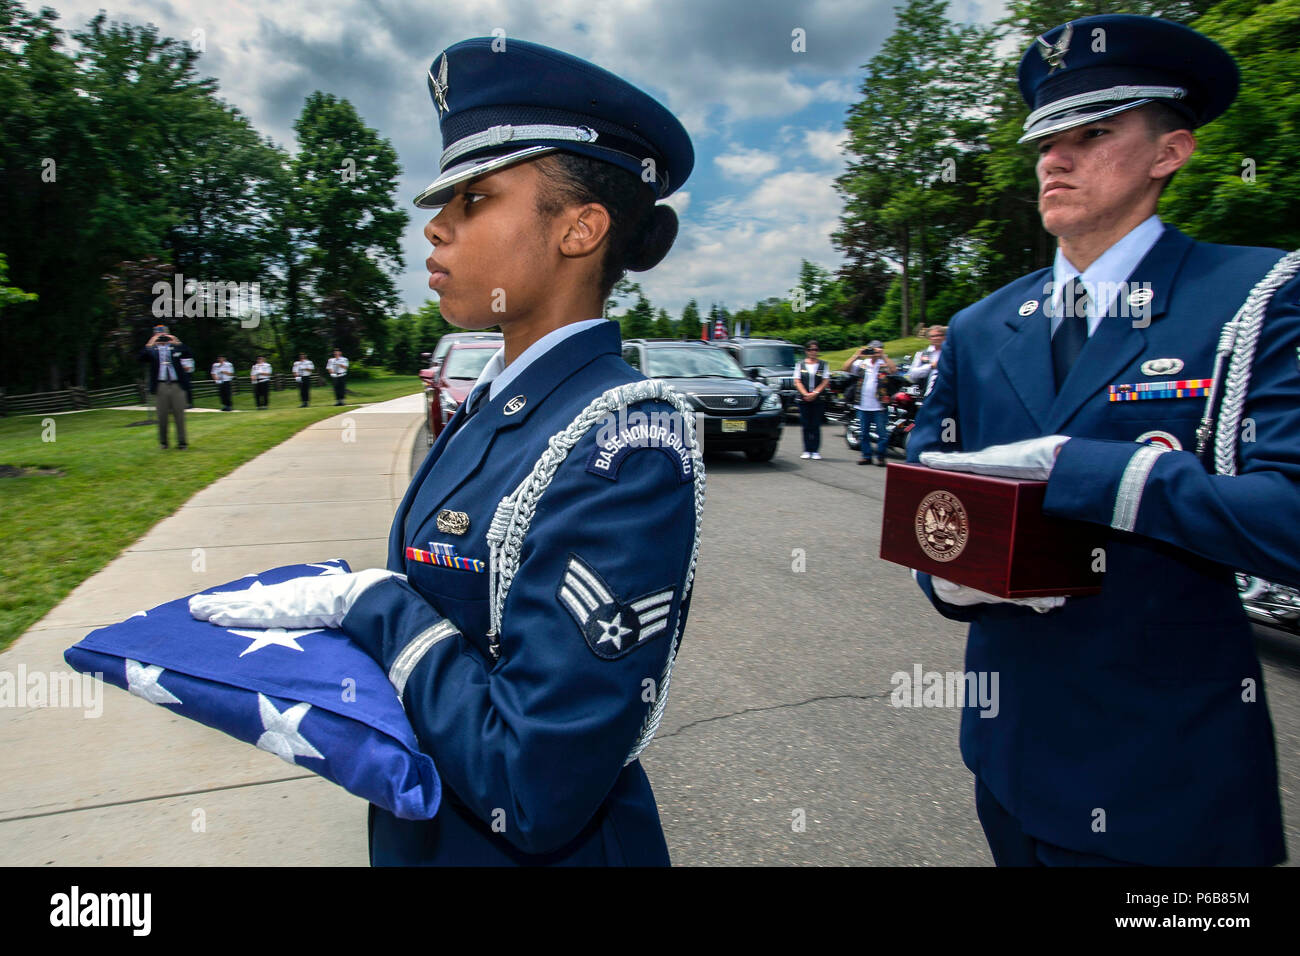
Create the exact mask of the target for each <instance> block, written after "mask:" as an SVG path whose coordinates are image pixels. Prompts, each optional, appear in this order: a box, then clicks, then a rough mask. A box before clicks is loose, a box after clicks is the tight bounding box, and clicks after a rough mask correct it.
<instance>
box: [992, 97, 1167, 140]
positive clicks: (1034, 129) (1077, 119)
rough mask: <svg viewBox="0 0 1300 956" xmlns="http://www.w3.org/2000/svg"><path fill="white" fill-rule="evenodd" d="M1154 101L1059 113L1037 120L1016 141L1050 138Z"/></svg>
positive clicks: (1148, 100)
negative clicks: (1053, 134) (1052, 135)
mask: <svg viewBox="0 0 1300 956" xmlns="http://www.w3.org/2000/svg"><path fill="white" fill-rule="evenodd" d="M1154 102H1155V100H1151V99H1147V100H1130V101H1129V102H1127V103H1120V104H1119V105H1118V106H1109V107H1106V108H1105V109H1100V110H1099V109H1097V108H1095V107H1088V109H1085V110H1072V111H1071V112H1068V113H1061V114H1059V115H1057V116H1048V117H1045V118H1044V119H1041V120H1039V121H1038V122H1037V123H1035V124H1034V125H1033V126H1031V127H1029V129H1028V130H1027V131H1026V132H1025V135H1024V136H1022V137H1020V138H1019V139H1018V140H1016V142H1017V143H1027V142H1029V141H1030V140H1031V139H1042V138H1043V137H1044V136H1050V135H1051V134H1052V133H1060V132H1063V131H1064V130H1067V129H1074V127H1076V126H1087V125H1088V124H1089V123H1095V122H1097V120H1101V119H1105V118H1106V117H1108V116H1114V115H1115V114H1116V113H1123V112H1124V111H1125V110H1131V109H1133V108H1134V107H1136V106H1145V105H1146V104H1148V103H1154Z"/></svg>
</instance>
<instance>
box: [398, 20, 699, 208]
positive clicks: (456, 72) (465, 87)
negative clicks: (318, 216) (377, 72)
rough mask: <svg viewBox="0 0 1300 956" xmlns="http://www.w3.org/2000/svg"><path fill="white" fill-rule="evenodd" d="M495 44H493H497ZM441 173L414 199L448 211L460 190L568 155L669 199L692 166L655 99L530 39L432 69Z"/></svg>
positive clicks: (461, 46) (454, 57)
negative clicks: (597, 162)
mask: <svg viewBox="0 0 1300 956" xmlns="http://www.w3.org/2000/svg"><path fill="white" fill-rule="evenodd" d="M494 46H495V48H494ZM428 83H429V94H430V95H431V96H432V97H433V102H434V105H435V107H437V110H438V125H439V127H440V128H441V132H442V144H443V150H442V157H441V160H440V162H439V169H440V170H441V171H442V172H441V175H439V176H438V178H437V179H435V180H434V181H433V182H432V183H430V184H429V185H428V186H427V187H426V188H425V189H424V190H422V191H421V192H420V194H419V195H418V196H416V197H415V204H416V205H417V206H419V207H420V208H422V209H434V208H437V207H439V206H443V205H446V203H448V202H449V201H450V200H451V197H452V196H453V195H455V189H454V188H453V187H455V185H456V184H457V183H459V182H463V181H464V180H466V179H472V178H474V177H476V176H482V175H484V174H486V173H489V172H492V171H494V170H497V169H501V168H502V167H504V166H509V165H512V164H514V163H517V162H520V161H522V160H525V159H531V158H533V157H534V156H541V155H544V154H546V153H553V152H555V151H557V150H562V151H564V152H569V153H578V154H580V155H582V156H590V157H592V158H594V159H601V160H604V161H605V162H608V163H613V164H614V165H615V166H619V167H622V168H623V169H626V170H628V171H629V172H632V173H635V174H636V175H637V176H640V177H641V178H642V179H643V180H645V181H646V183H647V185H649V186H650V187H651V188H653V189H654V190H655V193H656V196H657V198H659V199H663V198H664V197H665V196H668V195H670V194H672V193H673V192H674V191H675V190H676V189H678V188H679V187H680V186H681V185H682V183H684V182H685V181H686V177H687V176H689V175H690V172H691V167H692V166H693V165H694V164H695V151H694V149H693V148H692V147H691V140H690V137H689V136H688V135H687V134H686V130H685V129H684V128H683V127H682V124H681V123H680V122H678V120H677V117H675V116H673V114H672V113H670V112H668V110H667V109H665V108H664V107H663V106H662V105H660V104H659V102H658V101H657V100H655V99H654V98H652V97H650V96H648V95H647V94H645V93H643V92H642V91H641V90H639V89H637V88H636V87H635V86H633V85H632V84H631V83H628V82H627V81H626V80H623V79H621V78H619V77H617V76H615V75H614V74H613V73H610V72H609V71H608V70H603V69H601V68H600V67H598V66H596V65H594V64H592V63H588V62H587V61H586V60H581V59H579V58H578V57H576V56H570V55H569V54H568V53H563V52H561V51H560V50H553V49H551V48H550V47H546V46H542V45H541V44H538V43H529V42H528V41H526V40H514V39H502V38H494V37H476V38H474V39H472V40H464V41H462V42H460V43H457V44H455V45H453V46H449V47H447V49H446V50H444V51H443V52H442V53H441V54H440V55H439V56H437V57H435V58H434V61H433V65H432V66H431V67H430V68H429V76H428Z"/></svg>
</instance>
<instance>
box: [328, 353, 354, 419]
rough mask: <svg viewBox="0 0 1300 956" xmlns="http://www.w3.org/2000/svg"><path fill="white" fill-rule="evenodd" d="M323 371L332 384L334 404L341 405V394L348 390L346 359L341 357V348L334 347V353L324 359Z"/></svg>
mask: <svg viewBox="0 0 1300 956" xmlns="http://www.w3.org/2000/svg"><path fill="white" fill-rule="evenodd" d="M325 371H327V372H328V373H329V376H330V381H331V382H333V384H334V404H335V405H342V404H343V396H344V395H346V394H347V391H348V360H347V359H346V358H344V357H343V350H342V349H335V350H334V354H333V355H332V356H331V357H330V358H328V359H326V360H325Z"/></svg>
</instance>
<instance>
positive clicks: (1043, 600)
mask: <svg viewBox="0 0 1300 956" xmlns="http://www.w3.org/2000/svg"><path fill="white" fill-rule="evenodd" d="M930 585H931V586H932V587H933V588H934V596H935V597H937V598H938V599H939V600H940V601H943V602H944V603H945V604H953V605H956V606H957V607H970V606H971V605H972V604H1019V605H1022V606H1023V607H1032V608H1033V609H1034V610H1035V611H1037V612H1038V613H1039V614H1046V613H1047V612H1048V611H1051V610H1053V609H1055V608H1058V607H1060V606H1061V605H1062V604H1064V603H1065V596H1064V595H1052V596H1047V597H1030V598H1000V597H997V596H995V595H992V594H986V593H985V592H983V591H977V590H976V589H975V588H968V587H966V586H965V585H963V584H953V583H952V582H951V581H945V580H944V579H943V578H936V577H934V576H933V575H931V577H930Z"/></svg>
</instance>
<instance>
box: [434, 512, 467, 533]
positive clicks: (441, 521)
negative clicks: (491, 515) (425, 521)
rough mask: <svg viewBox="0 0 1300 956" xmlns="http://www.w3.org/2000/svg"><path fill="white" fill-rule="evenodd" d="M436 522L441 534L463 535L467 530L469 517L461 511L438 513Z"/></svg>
mask: <svg viewBox="0 0 1300 956" xmlns="http://www.w3.org/2000/svg"><path fill="white" fill-rule="evenodd" d="M436 522H437V525H438V530H439V531H441V532H442V533H443V534H464V533H465V532H466V531H468V530H469V515H467V514H465V512H463V511H447V510H446V509H444V510H442V511H439V512H438V517H437V519H436Z"/></svg>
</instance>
